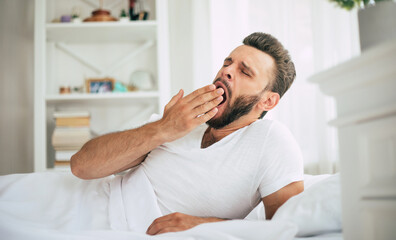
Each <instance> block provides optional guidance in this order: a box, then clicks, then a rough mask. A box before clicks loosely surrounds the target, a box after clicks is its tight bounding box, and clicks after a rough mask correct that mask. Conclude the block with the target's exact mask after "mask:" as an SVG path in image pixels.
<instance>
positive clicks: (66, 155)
mask: <svg viewBox="0 0 396 240" xmlns="http://www.w3.org/2000/svg"><path fill="white" fill-rule="evenodd" d="M54 118H55V130H54V132H53V134H52V146H53V147H54V149H55V163H54V166H55V168H57V167H69V166H70V158H71V157H72V156H73V155H74V154H75V153H76V152H78V150H80V149H81V147H82V146H83V145H84V143H86V142H87V141H89V140H90V139H91V133H90V128H89V126H90V114H89V112H86V111H78V112H77V111H76V112H71V111H67V112H66V111H62V112H55V113H54Z"/></svg>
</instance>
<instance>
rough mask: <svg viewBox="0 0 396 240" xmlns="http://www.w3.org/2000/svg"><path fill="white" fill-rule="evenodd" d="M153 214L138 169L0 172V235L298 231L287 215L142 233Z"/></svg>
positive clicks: (288, 234) (264, 235) (276, 234)
mask: <svg viewBox="0 0 396 240" xmlns="http://www.w3.org/2000/svg"><path fill="white" fill-rule="evenodd" d="M320 191H323V190H320ZM286 207H287V206H286ZM159 216H161V212H160V211H159V208H158V206H157V202H156V197H155V194H154V191H153V189H152V188H151V185H150V183H149V181H148V179H147V178H146V176H145V175H144V173H143V172H141V171H139V169H138V170H136V171H135V172H133V174H132V173H128V174H127V175H125V176H124V177H121V176H116V177H107V178H103V179H99V180H90V181H86V180H81V179H78V178H76V177H74V176H73V175H71V174H70V173H59V172H46V173H34V174H15V175H7V176H0V236H1V238H2V239H40V240H41V239H111V240H116V239H151V238H156V239H158V238H159V239H208V240H211V239H216V240H217V239H285V240H286V239H293V238H294V236H296V234H297V232H298V227H297V225H298V223H297V224H295V223H293V222H292V221H289V220H272V221H265V220H232V221H225V222H218V223H207V224H202V225H199V226H197V227H195V228H192V229H190V230H187V231H183V232H176V233H166V234H161V235H158V236H149V235H146V234H145V231H146V230H147V227H148V226H149V225H150V224H151V223H152V221H153V220H154V219H156V218H157V217H159ZM300 227H301V226H300Z"/></svg>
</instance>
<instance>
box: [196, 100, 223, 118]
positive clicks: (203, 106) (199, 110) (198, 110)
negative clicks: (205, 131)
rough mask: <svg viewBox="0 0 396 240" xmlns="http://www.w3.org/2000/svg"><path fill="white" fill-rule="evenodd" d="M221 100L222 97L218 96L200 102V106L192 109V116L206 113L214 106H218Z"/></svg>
mask: <svg viewBox="0 0 396 240" xmlns="http://www.w3.org/2000/svg"><path fill="white" fill-rule="evenodd" d="M221 101H223V97H222V96H219V97H216V98H215V99H213V100H211V101H209V102H207V103H204V104H201V105H200V106H198V107H196V108H195V109H194V111H193V114H194V117H196V116H198V115H201V114H204V113H207V112H208V111H210V110H211V109H213V108H214V107H216V106H218V105H219V104H220V103H221Z"/></svg>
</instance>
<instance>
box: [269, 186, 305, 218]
mask: <svg viewBox="0 0 396 240" xmlns="http://www.w3.org/2000/svg"><path fill="white" fill-rule="evenodd" d="M302 191H304V182H303V181H298V182H292V183H290V184H289V185H287V186H285V187H283V188H281V189H279V190H278V191H276V192H274V193H272V194H270V195H268V196H266V197H264V198H262V200H263V204H264V207H265V218H266V219H268V220H269V219H271V218H272V217H273V216H274V214H275V212H276V210H278V208H279V207H280V206H282V205H283V204H284V203H285V202H286V201H287V200H288V199H289V198H291V197H293V196H294V195H297V194H299V193H301V192H302Z"/></svg>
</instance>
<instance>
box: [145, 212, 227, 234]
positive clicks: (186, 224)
mask: <svg viewBox="0 0 396 240" xmlns="http://www.w3.org/2000/svg"><path fill="white" fill-rule="evenodd" d="M220 221H225V219H221V218H202V217H194V216H190V215H187V214H183V213H178V212H176V213H171V214H169V215H165V216H163V217H160V218H157V219H155V220H154V222H153V223H152V224H151V225H150V227H149V228H148V229H147V232H146V233H147V234H149V235H157V234H161V233H166V232H179V231H184V230H187V229H190V228H193V227H195V226H197V225H199V224H202V223H208V222H220Z"/></svg>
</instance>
